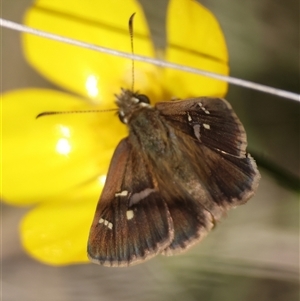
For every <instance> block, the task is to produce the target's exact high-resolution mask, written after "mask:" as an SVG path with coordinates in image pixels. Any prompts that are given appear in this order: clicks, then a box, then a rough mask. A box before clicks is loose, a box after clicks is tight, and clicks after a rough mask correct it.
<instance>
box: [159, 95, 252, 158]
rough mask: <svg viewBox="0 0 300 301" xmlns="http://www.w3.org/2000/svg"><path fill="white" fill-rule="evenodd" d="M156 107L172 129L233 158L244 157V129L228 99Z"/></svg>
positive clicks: (245, 143) (176, 103)
mask: <svg viewBox="0 0 300 301" xmlns="http://www.w3.org/2000/svg"><path fill="white" fill-rule="evenodd" d="M156 108H157V109H158V110H159V111H160V112H161V115H162V116H163V117H165V118H166V120H167V121H169V122H170V123H171V124H170V125H171V126H172V127H174V128H177V129H179V130H180V131H182V132H184V133H186V134H188V135H190V136H191V137H192V138H193V139H194V140H197V141H198V142H199V143H201V144H203V145H206V146H208V147H209V148H212V149H219V150H221V151H223V152H226V153H228V154H231V155H234V156H241V157H242V156H245V152H246V147H247V138H246V133H245V130H244V127H243V125H242V124H241V122H240V121H239V119H238V117H237V116H236V114H235V113H234V111H233V110H232V108H231V106H230V104H229V103H228V102H227V101H226V100H225V99H221V98H207V97H201V98H192V99H187V100H184V101H173V102H171V103H170V102H161V103H157V104H156ZM198 147H199V146H198Z"/></svg>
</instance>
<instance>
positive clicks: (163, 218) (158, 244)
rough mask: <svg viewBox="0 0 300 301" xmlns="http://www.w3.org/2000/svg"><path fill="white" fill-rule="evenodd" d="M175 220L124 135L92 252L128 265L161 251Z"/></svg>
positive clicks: (98, 259) (96, 258)
mask: <svg viewBox="0 0 300 301" xmlns="http://www.w3.org/2000/svg"><path fill="white" fill-rule="evenodd" d="M173 233H174V230H173V224H172V220H171V217H170V214H169V211H168V208H167V206H166V203H165V201H164V200H163V199H162V198H161V196H160V195H159V193H158V192H157V189H156V187H155V186H154V183H153V178H151V177H150V172H149V170H148V169H147V165H146V164H145V162H143V160H142V158H141V157H140V156H139V155H138V154H137V153H135V151H134V150H133V149H132V146H131V145H130V143H129V142H128V141H127V139H124V140H122V141H121V143H120V144H119V146H118V147H117V149H116V151H115V154H114V156H113V160H112V162H111V166H110V170H109V173H108V176H107V180H106V184H105V187H104V190H103V193H102V196H101V199H100V201H99V203H98V207H97V209H96V214H95V218H94V221H93V224H92V227H91V231H90V237H89V244H88V256H89V258H90V259H91V260H92V261H93V262H96V263H99V264H102V265H107V266H128V265H131V264H136V263H138V262H139V261H142V260H145V259H149V258H151V257H153V256H155V255H156V254H157V253H160V252H161V251H162V250H163V249H164V248H165V247H166V246H168V245H169V244H170V242H171V241H172V239H173V235H174V234H173Z"/></svg>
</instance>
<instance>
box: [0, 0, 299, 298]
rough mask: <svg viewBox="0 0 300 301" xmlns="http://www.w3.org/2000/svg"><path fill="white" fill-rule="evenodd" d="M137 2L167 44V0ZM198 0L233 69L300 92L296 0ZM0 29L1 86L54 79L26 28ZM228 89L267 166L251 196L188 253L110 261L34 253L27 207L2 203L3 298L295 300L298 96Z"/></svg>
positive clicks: (158, 39) (12, 12)
mask: <svg viewBox="0 0 300 301" xmlns="http://www.w3.org/2000/svg"><path fill="white" fill-rule="evenodd" d="M140 2H141V3H142V5H143V7H144V9H145V13H146V16H147V18H148V21H149V23H150V28H151V32H152V35H153V37H154V40H155V44H156V46H157V47H160V48H162V47H163V46H164V39H165V33H164V22H165V9H166V6H167V1H165V0H164V1H162V0H155V1H154V0H152V1H150V0H148V1H147V0H143V1H140ZM31 3H32V1H29V0H13V1H12V0H2V4H1V6H2V17H3V18H5V19H9V20H12V21H16V22H22V16H23V14H24V11H25V9H26V8H28V6H29V5H30V4H31ZM201 3H203V4H204V5H206V6H207V7H208V8H209V9H211V10H212V12H213V13H214V14H215V15H216V16H217V18H218V19H219V22H220V24H221V26H222V28H223V30H224V33H225V37H226V40H227V44H228V48H229V57H230V66H231V75H232V76H235V77H240V78H243V79H247V80H251V81H254V82H258V83H261V84H266V85H270V86H273V87H277V88H281V89H285V90H288V91H292V92H296V93H299V90H300V88H299V86H300V83H299V2H298V1H296V0H287V1H279V0H276V1H275V0H252V1H240V0H227V1H218V0H205V1H201ZM1 32H2V43H1V48H2V51H1V73H2V77H1V86H2V87H1V88H2V92H5V91H9V90H12V89H19V88H23V87H48V88H49V87H50V88H53V89H57V87H55V86H53V85H52V84H51V83H49V82H47V81H46V80H45V79H43V78H42V77H41V76H40V75H39V74H38V73H36V72H35V71H34V70H33V69H32V68H31V67H30V66H28V65H27V63H26V62H25V61H24V59H23V56H22V49H21V44H20V33H18V32H14V31H12V30H8V29H2V28H1ZM226 98H227V99H228V100H229V101H230V102H231V103H232V105H233V107H234V108H235V111H236V112H237V114H238V115H239V117H240V119H241V120H242V121H243V123H244V125H245V128H246V130H247V133H248V141H249V148H250V149H251V152H252V153H254V154H255V157H256V159H257V161H258V163H259V164H260V171H261V173H262V180H261V184H260V187H259V191H258V193H257V194H256V196H255V197H254V198H253V199H252V200H251V201H250V202H249V203H248V204H247V205H246V206H242V207H240V208H238V209H237V210H234V211H232V212H230V213H229V216H228V218H227V219H225V220H224V221H223V222H222V223H221V224H220V225H219V226H218V227H217V228H216V229H215V230H214V231H213V232H212V233H210V235H209V236H208V237H207V238H206V239H205V240H204V241H203V242H202V243H201V244H199V245H197V246H196V247H194V248H193V249H191V250H190V251H189V252H188V253H186V254H184V255H181V256H176V257H171V258H166V257H163V256H158V257H157V258H155V259H153V260H151V261H149V262H147V263H145V264H142V265H139V266H136V267H133V268H128V269H109V268H104V267H99V266H96V265H92V264H86V265H73V266H67V267H51V266H46V265H43V264H40V263H39V262H37V261H35V260H33V259H31V258H29V257H28V256H27V255H26V253H25V252H24V250H23V249H22V247H21V245H20V242H19V236H18V224H19V221H20V220H21V218H22V216H23V215H24V213H25V212H26V211H27V209H20V208H14V207H10V206H7V205H5V204H2V218H1V221H2V241H1V248H2V252H1V265H2V274H1V281H2V292H1V294H2V300H3V301H9V300H23V301H27V300H28V301H29V300H30V301H35V300H36V301H40V300H44V301H47V300H49V301H50V300H51V301H56V300H62V301H67V300H72V301H73V300H74V301H77V300H91V301H92V300H124V301H125V300H187V301H189V300H204V301H215V300H216V301H219V300H222V301H227V300H228V301H229V300H230V301H248V300H249V301H252V300H260V301H279V300H280V301H281V300H282V301H283V300H284V301H286V300H287V301H294V300H295V301H296V300H299V284H298V281H299V192H297V191H296V190H295V189H296V188H297V187H296V186H295V182H293V178H292V177H290V174H292V175H298V176H299V137H300V135H299V134H300V133H299V120H300V118H299V117H300V105H299V103H296V102H294V101H291V100H287V99H283V98H278V97H276V96H272V95H267V94H263V93H261V92H255V91H252V90H248V89H245V88H239V87H233V86H231V87H230V90H229V93H228V95H227V97H226ZM277 167H279V168H280V169H276V168H277ZM280 176H281V180H279V177H280ZM298 185H299V184H298Z"/></svg>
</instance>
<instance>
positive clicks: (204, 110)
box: [198, 102, 210, 114]
mask: <svg viewBox="0 0 300 301" xmlns="http://www.w3.org/2000/svg"><path fill="white" fill-rule="evenodd" d="M198 105H199V107H200V108H201V110H202V111H203V112H204V113H205V114H210V112H209V111H208V110H206V109H205V108H204V107H203V104H202V102H198Z"/></svg>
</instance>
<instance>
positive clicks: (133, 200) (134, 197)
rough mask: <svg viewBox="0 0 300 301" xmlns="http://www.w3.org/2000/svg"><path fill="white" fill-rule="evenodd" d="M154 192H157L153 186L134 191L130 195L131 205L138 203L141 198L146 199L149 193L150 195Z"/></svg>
mask: <svg viewBox="0 0 300 301" xmlns="http://www.w3.org/2000/svg"><path fill="white" fill-rule="evenodd" d="M152 192H155V189H153V188H146V189H144V190H142V191H140V192H137V193H134V194H133V195H132V196H131V197H130V201H129V206H132V205H133V204H137V203H138V202H140V201H141V200H143V199H145V198H146V197H147V196H148V195H150V194H151V193H152Z"/></svg>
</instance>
